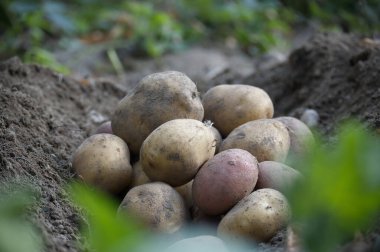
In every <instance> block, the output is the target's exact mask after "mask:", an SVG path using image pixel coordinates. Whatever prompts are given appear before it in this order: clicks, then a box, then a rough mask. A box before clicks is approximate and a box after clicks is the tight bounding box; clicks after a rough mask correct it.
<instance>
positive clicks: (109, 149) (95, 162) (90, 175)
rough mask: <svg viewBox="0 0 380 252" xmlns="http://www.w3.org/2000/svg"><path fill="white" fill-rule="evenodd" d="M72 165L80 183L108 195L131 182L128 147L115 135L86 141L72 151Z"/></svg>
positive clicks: (101, 136)
mask: <svg viewBox="0 0 380 252" xmlns="http://www.w3.org/2000/svg"><path fill="white" fill-rule="evenodd" d="M72 165H73V169H74V170H75V172H76V174H77V175H78V177H79V178H81V179H82V180H83V181H84V182H86V183H88V184H91V185H94V186H96V187H98V188H100V189H103V190H105V191H107V192H110V193H115V194H117V193H120V192H122V191H124V190H125V189H126V188H127V187H128V185H129V183H130V181H131V176H132V167H131V164H130V154H129V150H128V146H127V144H126V143H125V142H124V141H123V139H121V138H119V137H117V136H115V135H111V134H104V133H103V134H96V135H93V136H91V137H89V138H87V139H86V140H85V141H84V142H83V143H82V144H81V145H80V146H79V147H78V149H77V150H76V151H75V153H74V155H73V160H72Z"/></svg>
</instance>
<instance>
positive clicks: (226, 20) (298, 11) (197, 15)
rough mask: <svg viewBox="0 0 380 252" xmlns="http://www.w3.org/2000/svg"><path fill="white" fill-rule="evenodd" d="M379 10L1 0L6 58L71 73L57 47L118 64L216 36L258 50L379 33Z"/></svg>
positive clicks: (363, 5) (326, 4) (347, 0)
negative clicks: (329, 35) (306, 38)
mask: <svg viewBox="0 0 380 252" xmlns="http://www.w3.org/2000/svg"><path fill="white" fill-rule="evenodd" d="M379 14H380V4H379V3H378V1H377V0H358V1H354V0H343V1H327V0H313V1H302V0H295V1H290V0H265V1H264V0H235V1H232V0H230V1H228V0H143V1H130V0H125V1H107V2H105V1H100V0H75V1H74V0H68V1H54V0H35V1H30V0H3V1H1V3H0V38H1V41H2V43H0V60H3V59H6V58H9V57H11V56H14V55H17V56H20V57H21V58H23V59H24V60H25V61H27V62H37V63H40V64H43V65H47V66H49V67H52V68H54V69H55V70H57V71H60V72H63V73H68V72H69V69H68V68H67V67H65V66H64V65H62V64H61V63H60V61H59V60H58V59H57V52H65V51H69V52H73V51H74V53H73V54H72V55H75V54H76V52H77V53H80V52H83V50H82V49H83V47H85V48H87V50H86V51H85V53H93V52H94V51H95V52H96V51H101V50H103V51H105V52H107V53H108V56H109V58H110V60H111V61H112V60H113V61H114V63H116V64H117V63H118V62H117V58H116V57H115V56H118V55H119V54H120V52H122V53H124V54H127V55H133V56H148V57H158V56H161V55H162V54H164V53H167V52H171V51H178V50H182V49H184V48H186V47H188V46H189V45H191V44H194V43H199V42H205V43H215V42H216V41H218V42H219V43H227V44H233V45H236V46H238V47H240V48H241V49H242V50H243V51H244V52H246V53H247V54H249V55H253V56H256V55H258V54H260V53H263V52H266V51H268V50H269V49H271V48H286V47H288V46H289V43H290V41H291V39H292V37H293V36H294V35H295V33H297V30H298V29H301V28H304V27H309V26H313V27H318V29H322V30H325V29H327V30H341V31H344V32H359V33H361V34H365V35H369V36H373V35H374V31H378V30H379V28H380V15H379ZM89 48H91V50H89ZM78 57H79V56H78ZM73 60H75V59H73Z"/></svg>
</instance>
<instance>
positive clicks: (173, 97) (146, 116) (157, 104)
mask: <svg viewBox="0 0 380 252" xmlns="http://www.w3.org/2000/svg"><path fill="white" fill-rule="evenodd" d="M203 115H204V110H203V106H202V102H201V100H200V97H199V93H198V90H197V87H196V85H195V84H194V82H193V81H192V80H190V79H189V77H187V76H186V75H185V74H183V73H180V72H175V71H168V72H161V73H155V74H151V75H148V76H146V77H145V78H143V79H142V80H141V81H140V82H139V84H138V86H137V87H136V88H135V89H133V90H132V92H131V93H130V94H128V95H127V96H126V97H124V98H123V99H122V100H121V101H120V102H119V104H118V106H117V108H116V111H115V113H114V115H113V117H112V130H113V132H114V134H115V135H117V136H119V137H121V138H122V139H124V141H125V142H126V143H127V144H128V146H129V148H130V150H131V152H132V153H133V154H138V153H139V151H140V147H141V145H142V143H143V141H144V140H145V139H146V138H147V136H148V135H149V134H150V133H151V132H152V131H153V130H154V129H155V128H157V127H158V126H160V125H161V124H163V123H165V122H167V121H170V120H173V119H176V118H191V119H196V120H202V119H203Z"/></svg>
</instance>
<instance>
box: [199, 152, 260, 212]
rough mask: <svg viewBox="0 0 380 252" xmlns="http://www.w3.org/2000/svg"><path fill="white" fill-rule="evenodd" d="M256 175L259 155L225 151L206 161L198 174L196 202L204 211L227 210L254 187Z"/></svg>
mask: <svg viewBox="0 0 380 252" xmlns="http://www.w3.org/2000/svg"><path fill="white" fill-rule="evenodd" d="M257 175H258V168H257V159H256V158H255V157H254V156H252V155H251V154H250V153H249V152H248V151H245V150H240V149H230V150H225V151H222V152H220V153H218V154H216V155H215V156H214V157H213V158H212V159H210V160H209V161H207V162H206V163H205V164H204V165H203V166H202V167H201V169H200V170H199V172H198V173H197V175H196V176H195V178H194V182H193V199H194V202H195V204H196V205H197V206H198V207H199V208H200V210H201V211H202V212H204V213H205V214H208V215H219V214H222V213H225V212H227V211H228V210H229V209H231V208H232V207H233V206H234V205H235V204H236V203H237V202H239V201H240V200H241V199H242V198H244V197H245V196H247V195H248V194H250V193H251V192H252V191H253V188H254V187H255V185H256V181H257Z"/></svg>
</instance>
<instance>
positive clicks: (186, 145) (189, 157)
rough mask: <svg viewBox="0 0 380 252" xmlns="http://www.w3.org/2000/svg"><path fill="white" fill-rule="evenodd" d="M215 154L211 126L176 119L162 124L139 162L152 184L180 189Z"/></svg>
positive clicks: (143, 146) (195, 121)
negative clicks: (161, 184)
mask: <svg viewBox="0 0 380 252" xmlns="http://www.w3.org/2000/svg"><path fill="white" fill-rule="evenodd" d="M214 153H215V138H214V135H213V133H212V131H211V129H210V127H209V126H206V125H204V124H203V123H202V122H200V121H197V120H193V119H175V120H172V121H169V122H166V123H164V124H162V125H161V126H160V127H158V128H157V129H155V130H154V131H153V132H152V133H151V134H150V135H149V136H148V137H147V139H146V140H145V141H144V143H143V145H142V147H141V151H140V162H141V165H142V168H143V170H144V172H145V173H146V175H147V176H148V177H149V178H150V179H151V180H152V181H163V182H166V183H168V184H170V185H171V186H181V185H183V184H186V183H187V182H189V181H190V180H192V179H193V178H194V176H195V174H196V173H197V171H198V169H199V168H200V167H201V165H202V164H203V163H205V162H206V161H207V160H208V159H210V158H211V157H213V155H214Z"/></svg>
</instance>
